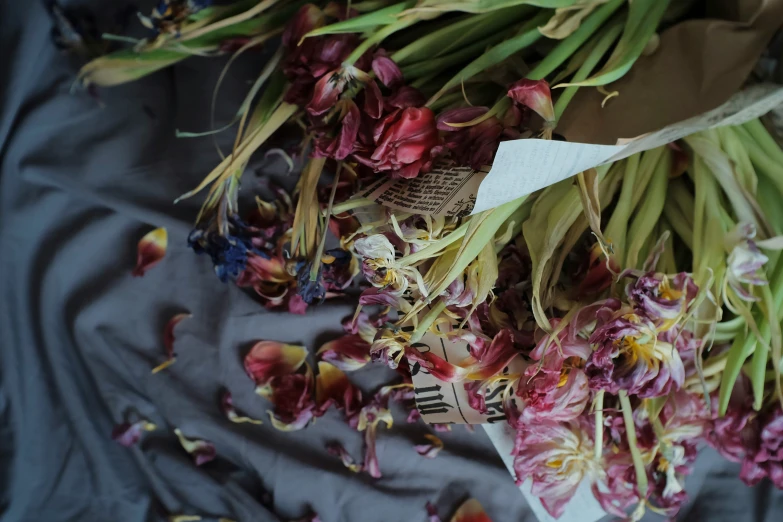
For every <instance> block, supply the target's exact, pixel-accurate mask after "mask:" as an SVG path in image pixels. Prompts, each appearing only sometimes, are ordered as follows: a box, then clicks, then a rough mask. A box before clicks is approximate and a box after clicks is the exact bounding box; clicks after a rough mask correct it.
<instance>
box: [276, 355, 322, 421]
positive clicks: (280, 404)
mask: <svg viewBox="0 0 783 522" xmlns="http://www.w3.org/2000/svg"><path fill="white" fill-rule="evenodd" d="M269 388H270V390H271V395H269V396H268V398H269V399H270V400H271V401H272V403H274V405H275V409H274V411H273V412H269V417H270V419H271V421H272V426H273V427H274V428H275V429H278V430H280V431H296V430H300V429H302V428H304V427H305V426H307V424H308V423H309V422H310V420H311V419H312V418H313V417H315V416H316V413H317V411H316V404H315V401H314V400H313V371H312V369H311V368H310V365H309V364H307V363H305V372H304V373H288V374H285V375H282V376H279V377H275V378H274V379H273V380H272V382H271V384H270V386H269Z"/></svg>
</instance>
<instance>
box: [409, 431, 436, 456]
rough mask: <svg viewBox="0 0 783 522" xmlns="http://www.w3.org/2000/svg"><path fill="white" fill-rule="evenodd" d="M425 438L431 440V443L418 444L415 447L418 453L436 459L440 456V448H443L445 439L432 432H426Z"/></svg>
mask: <svg viewBox="0 0 783 522" xmlns="http://www.w3.org/2000/svg"><path fill="white" fill-rule="evenodd" d="M424 438H426V439H427V440H429V441H430V444H417V445H416V446H414V447H413V448H414V449H415V450H416V453H418V454H419V455H421V456H422V457H424V458H427V459H434V458H435V457H437V456H438V453H440V450H442V449H443V441H442V440H440V439H439V438H438V437H436V436H435V435H432V434H429V433H427V434H425V435H424Z"/></svg>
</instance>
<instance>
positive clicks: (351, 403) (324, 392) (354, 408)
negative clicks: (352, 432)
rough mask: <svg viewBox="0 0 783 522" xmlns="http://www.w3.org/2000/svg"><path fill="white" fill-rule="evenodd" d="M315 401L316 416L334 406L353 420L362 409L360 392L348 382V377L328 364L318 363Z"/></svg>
mask: <svg viewBox="0 0 783 522" xmlns="http://www.w3.org/2000/svg"><path fill="white" fill-rule="evenodd" d="M315 399H316V403H317V404H318V407H317V412H316V415H318V416H320V415H323V414H324V413H325V412H326V410H327V409H328V408H329V406H331V405H334V406H335V407H337V409H340V410H342V411H343V412H344V413H345V417H346V418H347V419H349V420H351V419H353V418H354V417H355V416H356V415H357V414H358V413H359V410H360V409H361V407H362V392H361V390H359V389H358V388H357V387H355V386H354V385H353V384H351V381H349V380H348V377H346V376H345V374H344V373H343V372H342V371H340V369H339V368H337V367H336V366H334V365H332V364H329V363H328V362H324V361H321V362H319V363H318V376H317V377H316V378H315Z"/></svg>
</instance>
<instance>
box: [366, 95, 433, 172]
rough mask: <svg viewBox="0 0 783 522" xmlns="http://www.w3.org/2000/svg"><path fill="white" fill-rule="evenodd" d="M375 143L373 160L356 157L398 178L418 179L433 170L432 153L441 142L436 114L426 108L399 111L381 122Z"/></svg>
mask: <svg viewBox="0 0 783 522" xmlns="http://www.w3.org/2000/svg"><path fill="white" fill-rule="evenodd" d="M373 141H374V142H375V150H374V151H373V152H372V154H371V155H370V156H369V157H365V156H363V155H361V154H359V153H357V154H355V155H354V157H355V158H356V159H357V160H358V161H359V162H361V163H362V164H364V165H367V166H368V167H370V168H372V169H373V170H374V171H375V172H388V173H389V175H390V176H392V177H395V178H415V177H416V176H418V175H419V173H420V172H426V171H427V170H429V168H430V167H431V163H432V156H431V151H432V149H433V148H434V147H435V146H436V145H438V143H439V141H440V138H439V137H438V129H437V128H436V126H435V115H434V114H433V112H432V111H431V110H430V109H428V108H426V107H422V108H417V107H408V108H405V109H397V110H395V111H394V112H392V113H391V114H389V115H388V116H386V117H385V118H384V119H383V120H381V121H380V122H378V124H377V125H376V127H375V130H374V134H373Z"/></svg>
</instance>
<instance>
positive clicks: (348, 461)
mask: <svg viewBox="0 0 783 522" xmlns="http://www.w3.org/2000/svg"><path fill="white" fill-rule="evenodd" d="M326 451H328V452H329V454H330V455H334V456H335V457H338V458H339V459H340V460H342V461H343V465H344V466H345V467H346V468H348V469H350V470H351V471H353V472H354V473H358V472H360V471H361V470H362V466H361V465H360V464H357V463H356V461H355V460H353V457H351V455H350V453H348V451H347V450H346V449H345V447H343V445H342V444H340V443H339V442H330V443H328V444H327V445H326Z"/></svg>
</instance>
